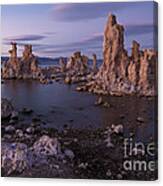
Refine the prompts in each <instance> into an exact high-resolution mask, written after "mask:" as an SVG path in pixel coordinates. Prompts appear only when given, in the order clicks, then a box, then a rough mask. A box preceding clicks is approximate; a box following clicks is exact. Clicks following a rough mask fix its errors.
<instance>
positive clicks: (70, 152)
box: [64, 149, 75, 159]
mask: <svg viewBox="0 0 163 186" xmlns="http://www.w3.org/2000/svg"><path fill="white" fill-rule="evenodd" d="M64 154H65V155H66V156H67V157H68V158H70V159H74V157H75V155H74V153H73V151H72V150H69V149H66V150H65V151H64Z"/></svg>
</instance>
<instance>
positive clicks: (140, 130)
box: [1, 80, 156, 140]
mask: <svg viewBox="0 0 163 186" xmlns="http://www.w3.org/2000/svg"><path fill="white" fill-rule="evenodd" d="M1 87H2V97H7V98H10V99H12V100H13V104H14V105H15V106H16V108H17V109H18V110H19V109H21V108H22V107H29V108H32V109H33V110H34V111H35V113H37V114H41V115H43V119H44V120H45V122H47V126H50V127H56V128H58V129H62V127H63V126H64V125H65V124H67V125H69V126H71V127H77V128H90V127H91V128H92V129H95V128H97V127H106V126H108V125H112V124H124V128H125V134H126V135H127V134H128V133H129V131H133V132H134V133H135V134H136V136H137V139H144V140H145V139H149V137H150V136H151V135H152V134H153V130H154V126H155V125H156V123H155V113H154V98H152V99H151V98H150V99H149V98H138V97H131V96H130V97H113V96H110V97H107V98H106V97H105V98H104V99H106V100H107V101H108V102H109V104H110V105H111V107H110V108H107V109H106V108H103V107H102V106H100V107H96V106H94V102H95V101H96V99H97V96H95V95H92V94H89V93H87V92H76V91H74V87H73V86H68V85H64V84H59V83H53V84H50V85H42V84H40V83H38V82H37V81H30V80H29V81H23V80H22V81H21V80H6V81H5V83H4V84H3V85H2V86H1ZM138 117H142V118H143V119H144V123H139V122H137V118H138Z"/></svg>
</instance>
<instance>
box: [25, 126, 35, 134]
mask: <svg viewBox="0 0 163 186" xmlns="http://www.w3.org/2000/svg"><path fill="white" fill-rule="evenodd" d="M34 131H35V129H34V128H33V127H28V128H27V129H26V132H27V133H28V134H32V133H34Z"/></svg>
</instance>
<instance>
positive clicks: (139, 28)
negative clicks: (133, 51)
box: [125, 24, 157, 36]
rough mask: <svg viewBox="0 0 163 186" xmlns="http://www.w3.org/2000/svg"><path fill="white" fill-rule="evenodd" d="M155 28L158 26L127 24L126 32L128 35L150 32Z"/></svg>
mask: <svg viewBox="0 0 163 186" xmlns="http://www.w3.org/2000/svg"><path fill="white" fill-rule="evenodd" d="M154 29H157V27H156V26H154V25H151V24H145V25H127V26H125V34H126V36H131V35H141V34H148V33H152V32H154Z"/></svg>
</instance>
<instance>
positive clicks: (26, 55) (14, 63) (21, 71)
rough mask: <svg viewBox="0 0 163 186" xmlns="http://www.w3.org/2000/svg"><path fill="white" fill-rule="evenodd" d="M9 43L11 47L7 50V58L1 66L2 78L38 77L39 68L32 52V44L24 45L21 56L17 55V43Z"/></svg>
mask: <svg viewBox="0 0 163 186" xmlns="http://www.w3.org/2000/svg"><path fill="white" fill-rule="evenodd" d="M11 45H12V49H11V50H9V54H10V57H9V60H8V61H6V62H5V63H4V66H3V68H2V78H4V79H13V78H18V79H21V78H22V79H28V78H38V76H39V74H40V69H39V67H38V61H37V58H36V57H35V56H34V55H33V53H32V45H25V46H24V51H23V55H22V57H21V58H18V57H17V44H16V43H13V42H12V43H11Z"/></svg>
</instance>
